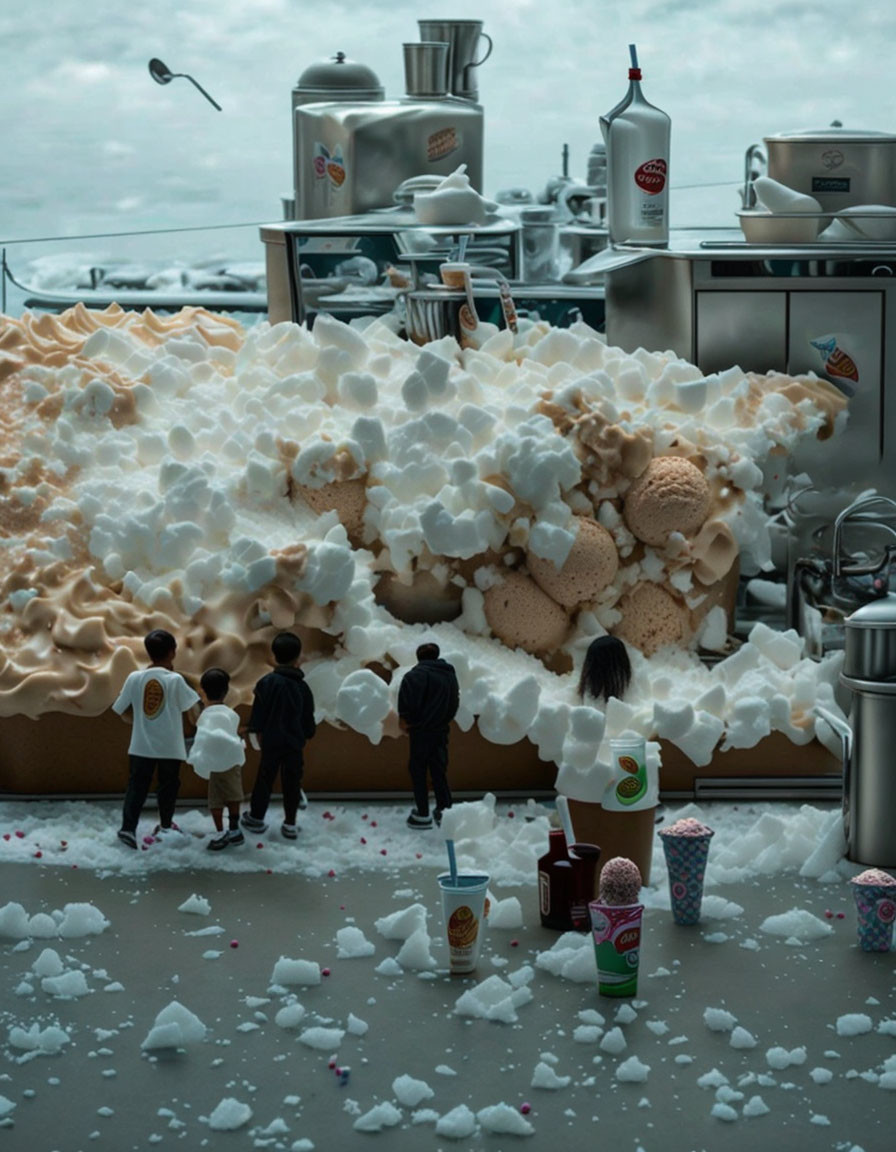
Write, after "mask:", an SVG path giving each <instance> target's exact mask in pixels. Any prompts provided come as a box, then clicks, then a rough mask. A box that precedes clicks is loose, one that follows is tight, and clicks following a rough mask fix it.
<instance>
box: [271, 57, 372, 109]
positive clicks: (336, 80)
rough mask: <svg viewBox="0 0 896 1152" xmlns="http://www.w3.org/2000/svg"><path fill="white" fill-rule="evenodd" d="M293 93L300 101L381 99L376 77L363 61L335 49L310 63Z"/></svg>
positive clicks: (304, 102) (308, 102)
mask: <svg viewBox="0 0 896 1152" xmlns="http://www.w3.org/2000/svg"><path fill="white" fill-rule="evenodd" d="M293 96H294V97H295V98H296V100H297V101H298V102H299V103H302V104H311V103H314V102H318V101H340V100H384V99H385V96H386V94H385V90H384V88H383V86H382V84H380V80H379V77H378V76H377V74H376V73H375V72H374V71H373V70H372V69H371V68H368V67H367V65H366V64H359V63H358V62H357V61H356V60H349V59H348V58H347V56H346V55H345V53H344V52H337V53H336V55H335V56H330V57H329V58H328V59H326V60H317V61H315V62H314V63H313V64H309V65H308V67H307V68H306V69H305V71H304V72H303V73H302V75H301V76H300V77H299V79H298V82H297V83H296V86H295V88H293Z"/></svg>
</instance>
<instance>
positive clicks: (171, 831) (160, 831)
mask: <svg viewBox="0 0 896 1152" xmlns="http://www.w3.org/2000/svg"><path fill="white" fill-rule="evenodd" d="M152 834H153V836H157V837H162V836H171V835H175V836H183V832H182V831H181V829H180V827H179V826H178V825H177V824H175V823H174V821H173V820H172V821H171V823H170V824H169V825H168V826H167V827H165V828H163V827H162V825H161V824H156V826H155V828H153V830H152Z"/></svg>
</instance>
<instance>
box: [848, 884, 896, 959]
mask: <svg viewBox="0 0 896 1152" xmlns="http://www.w3.org/2000/svg"><path fill="white" fill-rule="evenodd" d="M850 884H852V891H853V896H855V900H856V912H857V913H858V919H859V922H858V932H859V947H860V948H861V949H862V951H863V952H889V951H890V949H891V948H892V946H893V922H894V921H896V880H894V879H893V877H892V876H891V875H890V874H889V873H888V872H883V871H882V870H881V869H880V868H867V869H866V870H865V871H864V872H862V873H860V875H858V876H854V877H853V879H852V880H850Z"/></svg>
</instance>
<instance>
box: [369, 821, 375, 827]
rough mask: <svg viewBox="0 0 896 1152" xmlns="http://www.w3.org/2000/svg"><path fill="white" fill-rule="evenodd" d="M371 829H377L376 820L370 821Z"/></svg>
mask: <svg viewBox="0 0 896 1152" xmlns="http://www.w3.org/2000/svg"><path fill="white" fill-rule="evenodd" d="M370 827H371V828H376V820H371V821H370Z"/></svg>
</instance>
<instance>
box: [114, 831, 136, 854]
mask: <svg viewBox="0 0 896 1152" xmlns="http://www.w3.org/2000/svg"><path fill="white" fill-rule="evenodd" d="M118 839H119V840H120V841H121V842H122V844H127V846H128V848H135V849H136V847H137V837H136V836H135V835H134V833H133V832H130V831H129V830H128V829H127V828H119V829H118Z"/></svg>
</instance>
